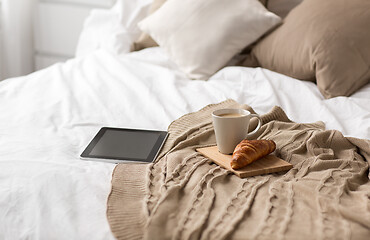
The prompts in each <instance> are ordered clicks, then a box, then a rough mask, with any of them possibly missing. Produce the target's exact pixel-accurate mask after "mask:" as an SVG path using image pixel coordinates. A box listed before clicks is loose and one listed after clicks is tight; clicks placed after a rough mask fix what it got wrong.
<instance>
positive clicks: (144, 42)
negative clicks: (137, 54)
mask: <svg viewBox="0 0 370 240" xmlns="http://www.w3.org/2000/svg"><path fill="white" fill-rule="evenodd" d="M164 2H166V0H153V3H152V5H150V9H149V15H150V14H152V13H154V12H155V11H157V10H158V9H159V8H160V7H161V6H162V5H163V3H164ZM155 46H158V44H157V43H156V42H155V41H154V40H153V39H152V38H151V37H150V36H149V35H148V34H146V33H144V32H143V33H141V35H140V37H139V39H138V40H137V41H135V42H134V44H133V46H132V50H133V51H139V50H141V49H144V48H148V47H155Z"/></svg>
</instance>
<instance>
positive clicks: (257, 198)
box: [107, 100, 370, 239]
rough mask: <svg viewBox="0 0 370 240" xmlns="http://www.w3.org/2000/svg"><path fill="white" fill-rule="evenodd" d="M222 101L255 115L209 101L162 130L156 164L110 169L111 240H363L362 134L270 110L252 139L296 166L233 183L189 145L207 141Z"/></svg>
mask: <svg viewBox="0 0 370 240" xmlns="http://www.w3.org/2000/svg"><path fill="white" fill-rule="evenodd" d="M229 107H232V108H244V109H247V110H249V111H251V112H254V111H253V109H252V108H250V107H249V106H247V105H239V104H238V103H236V102H235V101H233V100H227V101H225V102H222V103H220V104H214V105H209V106H207V107H205V108H203V109H202V110H200V111H198V112H195V113H190V114H187V115H185V116H183V117H181V118H180V119H178V120H176V121H174V122H173V123H172V124H171V125H170V126H169V129H168V131H169V133H170V135H169V138H168V140H167V141H166V144H165V145H164V147H163V149H162V151H161V153H160V155H159V157H158V158H157V160H156V161H155V163H152V164H147V165H143V164H119V165H117V166H116V168H115V170H114V172H113V178H112V191H111V193H110V195H109V197H108V203H107V217H108V221H109V223H110V226H111V229H112V232H113V234H114V235H115V236H116V237H117V239H368V236H370V181H369V162H370V141H369V140H360V139H356V138H345V137H344V136H343V135H342V134H341V133H340V132H338V131H334V130H330V131H327V130H325V126H324V124H323V123H322V122H317V123H309V124H298V123H294V122H292V121H290V120H289V118H288V117H287V116H286V114H285V113H284V111H283V110H282V109H281V108H279V107H274V108H273V109H272V110H271V112H269V113H267V114H264V115H261V117H262V122H263V125H262V127H261V129H260V130H259V131H258V132H257V133H256V135H255V136H254V138H257V139H271V140H274V141H275V142H276V145H277V149H276V151H275V152H274V154H275V155H277V156H278V157H280V158H282V159H284V160H285V161H288V162H290V163H292V164H293V166H294V167H293V168H292V169H291V170H289V171H288V172H281V173H275V174H268V175H262V176H255V177H249V178H244V179H240V178H239V177H237V176H235V175H233V174H232V173H231V172H229V171H227V170H225V169H224V168H221V167H219V166H217V165H215V164H213V163H212V162H211V161H210V160H209V159H208V158H206V157H204V156H202V155H201V154H200V153H198V152H196V150H195V149H196V148H200V147H205V146H211V145H215V143H216V141H215V136H214V131H213V126H212V118H211V113H212V111H214V110H216V109H220V108H229ZM255 124H256V123H255V122H253V123H252V124H251V125H255ZM251 127H253V126H251Z"/></svg>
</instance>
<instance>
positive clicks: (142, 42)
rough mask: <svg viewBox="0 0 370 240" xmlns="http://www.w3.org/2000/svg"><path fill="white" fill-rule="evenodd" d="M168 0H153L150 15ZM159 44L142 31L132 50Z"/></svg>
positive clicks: (264, 0) (262, 0) (264, 2)
mask: <svg viewBox="0 0 370 240" xmlns="http://www.w3.org/2000/svg"><path fill="white" fill-rule="evenodd" d="M166 1H167V0H153V3H152V5H151V6H150V9H149V15H150V14H152V13H154V12H155V11H157V10H158V9H159V8H160V7H161V6H162V5H163V4H164V3H165V2H166ZM259 1H260V2H261V3H262V4H263V5H264V6H266V4H267V1H268V0H259ZM156 46H158V44H157V43H156V42H155V41H154V40H153V39H152V38H151V37H150V36H149V35H148V34H147V33H144V32H143V33H141V35H140V37H139V39H138V40H137V41H135V42H134V43H133V46H132V51H139V50H141V49H144V48H148V47H156Z"/></svg>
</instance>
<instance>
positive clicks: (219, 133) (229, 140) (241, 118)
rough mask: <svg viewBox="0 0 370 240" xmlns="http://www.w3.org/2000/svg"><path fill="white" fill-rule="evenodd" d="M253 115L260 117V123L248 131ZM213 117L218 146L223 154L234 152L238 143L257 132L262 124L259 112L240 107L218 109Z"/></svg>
mask: <svg viewBox="0 0 370 240" xmlns="http://www.w3.org/2000/svg"><path fill="white" fill-rule="evenodd" d="M253 117H256V118H257V119H258V125H257V127H256V128H255V129H254V130H253V131H252V132H250V133H248V127H249V122H250V120H251V118H253ZM212 119H213V127H214V130H215V134H216V143H217V148H218V150H219V152H221V153H223V154H230V153H233V151H234V149H235V147H236V145H238V144H239V143H240V142H241V141H242V140H243V139H245V138H247V137H249V136H251V135H253V134H255V133H256V132H257V131H258V130H259V129H260V128H261V124H262V120H261V118H260V117H259V115H258V114H252V113H250V112H249V111H248V110H245V109H238V108H225V109H219V110H216V111H214V112H213V113H212Z"/></svg>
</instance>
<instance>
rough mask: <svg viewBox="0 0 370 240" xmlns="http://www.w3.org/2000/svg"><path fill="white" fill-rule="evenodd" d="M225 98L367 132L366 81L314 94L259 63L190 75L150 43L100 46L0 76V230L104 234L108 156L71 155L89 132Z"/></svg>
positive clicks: (165, 119) (1, 235) (156, 119)
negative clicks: (132, 47) (117, 49)
mask: <svg viewBox="0 0 370 240" xmlns="http://www.w3.org/2000/svg"><path fill="white" fill-rule="evenodd" d="M228 98H232V99H234V100H236V101H238V102H240V103H246V104H248V105H250V106H252V107H253V108H254V109H255V110H256V111H257V112H258V113H260V114H263V113H266V112H268V111H269V110H270V109H271V108H272V107H273V106H275V105H278V106H281V107H282V108H283V109H284V110H285V111H286V113H287V114H288V116H289V117H290V118H291V119H292V120H293V121H296V122H315V121H323V122H325V123H326V126H327V129H338V130H340V131H342V133H343V134H344V135H346V136H353V137H359V138H367V139H370V85H367V86H365V88H363V89H362V90H360V91H359V92H357V93H356V94H354V95H353V96H351V97H337V98H333V99H329V100H324V98H323V97H322V96H321V94H320V93H319V91H318V90H317V88H316V86H315V85H314V84H313V83H310V82H303V81H299V80H296V79H292V78H289V77H286V76H283V75H280V74H277V73H274V72H271V71H268V70H266V69H261V68H255V69H253V68H242V67H227V68H224V69H222V70H220V71H219V72H217V73H216V74H215V75H214V76H213V77H212V78H211V79H209V80H208V81H192V80H189V79H187V78H186V77H185V75H184V74H183V73H181V72H180V71H179V70H178V69H177V67H176V66H175V65H174V64H173V62H171V60H169V59H168V58H167V57H166V55H165V54H164V53H163V52H162V50H161V49H160V48H159V47H157V48H150V49H145V50H143V51H140V52H134V53H128V54H117V53H114V52H113V51H109V50H107V49H104V48H100V49H99V50H94V51H91V52H89V53H86V54H81V57H78V58H75V59H73V60H70V61H68V62H66V63H64V64H57V65H54V66H52V67H50V68H47V69H45V70H42V71H39V72H36V73H34V74H31V75H29V76H25V77H20V78H15V79H8V80H5V81H2V82H0V223H1V224H0V239H113V238H114V237H113V235H112V233H111V231H110V228H109V225H108V222H107V219H106V215H105V211H106V199H107V196H108V194H109V192H110V180H111V174H112V170H113V168H114V166H115V165H114V164H110V163H101V162H90V161H84V160H80V159H79V154H80V153H81V152H82V150H83V149H84V148H85V146H86V145H87V144H88V142H89V141H90V140H91V138H92V137H93V136H94V135H95V134H96V132H97V131H98V130H99V129H100V128H101V127H103V126H110V127H124V128H146V129H158V130H165V129H167V126H168V125H169V124H170V123H171V122H172V121H173V120H175V119H177V118H178V117H180V116H182V115H183V114H186V113H188V112H192V111H197V110H199V109H200V108H202V107H204V106H205V105H207V104H211V103H218V102H220V101H223V100H225V99H228Z"/></svg>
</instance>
